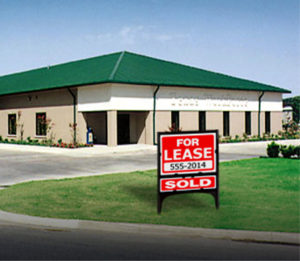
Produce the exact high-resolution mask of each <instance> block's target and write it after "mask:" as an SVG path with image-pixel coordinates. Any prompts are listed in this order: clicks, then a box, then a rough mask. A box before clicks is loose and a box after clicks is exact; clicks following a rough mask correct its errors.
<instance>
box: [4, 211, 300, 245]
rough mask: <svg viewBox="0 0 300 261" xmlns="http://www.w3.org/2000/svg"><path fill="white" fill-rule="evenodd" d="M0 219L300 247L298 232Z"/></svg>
mask: <svg viewBox="0 0 300 261" xmlns="http://www.w3.org/2000/svg"><path fill="white" fill-rule="evenodd" d="M0 220H1V221H6V222H13V223H18V224H23V225H32V226H43V227H53V228H60V229H90V230H99V231H108V232H127V233H139V232H142V233H147V234H160V235H168V236H198V237H205V238H213V239H230V240H238V241H252V242H265V243H280V244H292V245H300V234H299V233H285V232H263V231H247V230H245V231H243V230H227V229H207V228H190V227H180V226H166V225H152V224H131V223H114V222H100V221H87V220H74V219H56V218H43V217H34V216H27V215H21V214H14V213H9V212H6V211H2V210H0Z"/></svg>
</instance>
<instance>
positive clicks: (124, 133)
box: [118, 114, 130, 144]
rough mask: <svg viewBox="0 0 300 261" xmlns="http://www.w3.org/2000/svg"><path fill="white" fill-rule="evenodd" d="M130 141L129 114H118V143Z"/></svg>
mask: <svg viewBox="0 0 300 261" xmlns="http://www.w3.org/2000/svg"><path fill="white" fill-rule="evenodd" d="M129 143H130V130H129V114H118V144H129Z"/></svg>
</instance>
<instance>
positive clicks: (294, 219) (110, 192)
mask: <svg viewBox="0 0 300 261" xmlns="http://www.w3.org/2000/svg"><path fill="white" fill-rule="evenodd" d="M299 164H300V161H299V160H293V159H267V158H263V159H250V160H241V161H232V162H224V163H221V164H220V209H219V210H216V208H215V204H214V199H213V197H212V196H211V195H208V194H201V193H191V194H182V195H174V196H171V197H168V198H167V199H165V201H164V203H163V209H162V213H161V215H158V214H157V208H156V206H157V174H156V171H155V170H152V171H140V172H139V171H138V172H132V173H121V174H113V175H104V176H96V177H85V178H74V179H64V180H49V181H34V182H28V183H22V184H18V185H14V186H12V187H10V188H8V189H5V190H1V191H0V209H2V210H5V211H10V212H15V213H23V214H28V215H33V216H43V217H55V218H68V219H86V220H101V221H112V222H132V223H153V224H166V225H174V226H177V225H179V226H189V227H202V228H222V229H240V230H261V231H285V232H300V224H299V216H300V209H299V208H300V188H299V186H300V185H299V184H300V183H299V181H300V180H299V172H300V165H299Z"/></svg>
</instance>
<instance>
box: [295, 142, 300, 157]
mask: <svg viewBox="0 0 300 261" xmlns="http://www.w3.org/2000/svg"><path fill="white" fill-rule="evenodd" d="M294 155H296V156H297V157H298V158H300V145H299V146H295V147H294Z"/></svg>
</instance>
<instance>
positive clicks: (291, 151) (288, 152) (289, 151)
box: [280, 145, 295, 158]
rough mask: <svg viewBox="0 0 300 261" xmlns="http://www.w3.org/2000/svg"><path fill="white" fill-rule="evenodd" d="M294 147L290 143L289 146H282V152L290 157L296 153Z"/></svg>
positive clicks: (285, 156)
mask: <svg viewBox="0 0 300 261" xmlns="http://www.w3.org/2000/svg"><path fill="white" fill-rule="evenodd" d="M294 149H295V147H294V146H292V145H289V146H288V147H287V146H286V145H281V146H280V152H281V154H282V156H283V157H284V158H290V157H292V156H293V155H294Z"/></svg>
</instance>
